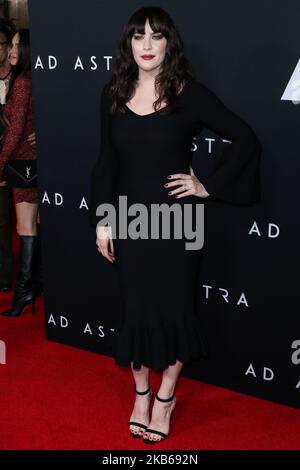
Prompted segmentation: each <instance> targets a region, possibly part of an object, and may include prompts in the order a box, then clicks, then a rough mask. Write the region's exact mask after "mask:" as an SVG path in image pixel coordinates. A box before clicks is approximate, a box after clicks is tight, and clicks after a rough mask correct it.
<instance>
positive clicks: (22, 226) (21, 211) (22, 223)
mask: <svg viewBox="0 0 300 470" xmlns="http://www.w3.org/2000/svg"><path fill="white" fill-rule="evenodd" d="M37 211H38V204H32V203H30V202H18V203H17V204H16V219H17V232H18V235H36V234H37V227H36V220H37Z"/></svg>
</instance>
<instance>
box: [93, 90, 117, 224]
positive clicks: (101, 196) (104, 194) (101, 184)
mask: <svg viewBox="0 0 300 470" xmlns="http://www.w3.org/2000/svg"><path fill="white" fill-rule="evenodd" d="M100 121H101V123H100V150H99V155H98V158H97V161H96V162H95V164H94V166H93V168H92V177H91V197H90V205H89V211H90V214H89V217H90V223H91V225H93V226H94V227H96V226H97V224H98V223H99V222H100V225H101V218H102V217H100V216H97V215H96V210H97V207H98V206H99V204H102V203H110V204H113V203H114V196H115V184H116V172H117V162H116V155H115V149H114V147H113V143H112V141H111V136H110V131H111V128H110V124H111V114H110V110H109V96H108V93H107V84H106V85H104V87H103V89H102V92H101V101H100ZM103 225H105V224H104V223H103Z"/></svg>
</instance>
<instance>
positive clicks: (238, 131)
mask: <svg viewBox="0 0 300 470" xmlns="http://www.w3.org/2000/svg"><path fill="white" fill-rule="evenodd" d="M195 94H196V95H197V96H195V101H194V102H195V103H197V118H198V119H199V122H198V124H200V125H203V126H204V127H206V128H208V129H210V130H212V131H213V132H215V133H216V134H218V135H220V136H221V137H222V138H223V139H225V140H229V141H230V143H226V144H225V147H224V149H223V150H222V152H221V155H218V161H217V163H216V166H215V168H214V170H213V171H212V172H211V174H209V175H208V176H206V177H204V178H201V179H200V182H201V183H202V184H203V185H204V187H205V189H206V191H207V192H208V193H209V194H210V196H209V197H207V198H206V199H208V200H209V199H212V200H213V199H216V200H220V201H224V202H228V203H233V204H252V203H254V202H257V201H259V200H260V198H261V187H260V160H261V144H260V141H259V140H258V138H257V136H256V134H255V132H254V131H253V129H252V128H251V127H250V126H249V124H248V123H246V122H245V121H244V120H243V119H242V118H241V117H239V116H238V115H237V114H235V113H234V112H233V111H232V110H230V109H228V107H227V106H226V105H225V104H224V103H223V102H222V101H221V99H220V98H219V97H218V96H217V95H216V94H215V93H214V92H213V91H211V90H210V89H209V88H208V87H206V86H205V85H204V84H203V83H201V82H198V81H197V82H196V87H195ZM204 200H205V198H204Z"/></svg>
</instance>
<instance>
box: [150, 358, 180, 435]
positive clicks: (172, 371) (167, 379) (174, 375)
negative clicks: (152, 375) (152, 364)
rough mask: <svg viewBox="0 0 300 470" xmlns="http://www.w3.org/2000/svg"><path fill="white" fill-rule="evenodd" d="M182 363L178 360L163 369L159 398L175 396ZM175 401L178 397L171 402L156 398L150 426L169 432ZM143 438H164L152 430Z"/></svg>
mask: <svg viewBox="0 0 300 470" xmlns="http://www.w3.org/2000/svg"><path fill="white" fill-rule="evenodd" d="M182 365H183V363H182V362H180V361H177V362H176V364H174V365H172V366H169V367H167V369H165V370H164V371H163V377H162V382H161V385H160V388H159V390H158V392H157V395H158V396H159V398H169V397H171V396H173V394H174V390H175V387H176V383H177V380H178V377H179V374H180V371H181V368H182ZM175 403H176V398H174V399H173V400H172V401H171V402H166V403H163V402H160V401H158V400H155V401H154V405H153V408H152V417H151V422H150V424H149V426H148V427H149V428H151V429H157V431H161V432H163V433H165V434H168V433H169V428H170V417H171V413H172V411H173V409H174V407H175ZM143 438H145V439H148V438H149V439H150V440H157V441H160V440H161V439H162V437H161V436H159V435H158V434H154V433H151V432H150V433H149V432H146V433H144V434H143Z"/></svg>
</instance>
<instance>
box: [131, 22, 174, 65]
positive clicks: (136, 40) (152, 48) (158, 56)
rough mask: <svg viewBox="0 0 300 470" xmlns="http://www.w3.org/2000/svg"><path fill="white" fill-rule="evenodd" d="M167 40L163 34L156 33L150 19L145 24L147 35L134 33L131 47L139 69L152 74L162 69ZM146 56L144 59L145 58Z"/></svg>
mask: <svg viewBox="0 0 300 470" xmlns="http://www.w3.org/2000/svg"><path fill="white" fill-rule="evenodd" d="M166 46H167V39H166V38H165V37H164V36H163V35H162V33H159V32H158V33H154V32H153V30H152V29H151V26H150V24H149V21H148V19H147V20H146V23H145V34H139V33H134V35H133V36H132V38H131V47H132V53H133V56H134V59H135V61H136V63H137V65H138V67H139V68H140V69H142V70H144V71H145V72H150V71H152V70H155V69H156V68H158V67H160V65H161V64H162V62H163V60H164V58H165V53H166ZM143 56H144V57H143Z"/></svg>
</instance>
